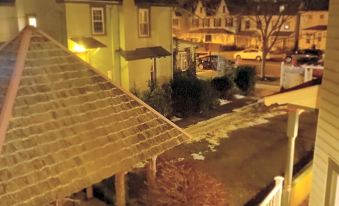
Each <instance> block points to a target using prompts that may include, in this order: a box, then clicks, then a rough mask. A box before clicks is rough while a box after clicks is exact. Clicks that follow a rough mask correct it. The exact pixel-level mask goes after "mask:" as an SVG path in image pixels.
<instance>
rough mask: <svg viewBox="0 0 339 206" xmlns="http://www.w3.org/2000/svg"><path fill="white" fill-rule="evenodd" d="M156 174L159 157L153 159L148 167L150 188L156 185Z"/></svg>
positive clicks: (147, 174)
mask: <svg viewBox="0 0 339 206" xmlns="http://www.w3.org/2000/svg"><path fill="white" fill-rule="evenodd" d="M156 174H157V156H154V157H152V158H151V159H150V160H149V162H148V164H147V165H146V176H147V183H148V185H149V187H154V186H155V185H156V181H155V178H156Z"/></svg>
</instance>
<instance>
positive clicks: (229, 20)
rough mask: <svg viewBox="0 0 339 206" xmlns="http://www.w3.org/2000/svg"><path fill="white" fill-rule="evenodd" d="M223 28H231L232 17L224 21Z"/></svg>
mask: <svg viewBox="0 0 339 206" xmlns="http://www.w3.org/2000/svg"><path fill="white" fill-rule="evenodd" d="M225 26H227V27H233V18H232V17H230V18H226V19H225Z"/></svg>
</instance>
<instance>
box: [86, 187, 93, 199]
mask: <svg viewBox="0 0 339 206" xmlns="http://www.w3.org/2000/svg"><path fill="white" fill-rule="evenodd" d="M92 198H93V187H92V186H90V187H87V188H86V199H87V200H90V199H92Z"/></svg>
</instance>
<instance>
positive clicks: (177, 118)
mask: <svg viewBox="0 0 339 206" xmlns="http://www.w3.org/2000/svg"><path fill="white" fill-rule="evenodd" d="M179 120H182V118H180V117H176V116H174V117H172V118H171V121H172V122H177V121H179Z"/></svg>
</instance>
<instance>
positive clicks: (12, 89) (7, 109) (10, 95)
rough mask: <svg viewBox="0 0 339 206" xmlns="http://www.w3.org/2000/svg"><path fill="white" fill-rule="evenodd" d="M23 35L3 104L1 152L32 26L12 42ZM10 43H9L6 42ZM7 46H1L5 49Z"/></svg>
mask: <svg viewBox="0 0 339 206" xmlns="http://www.w3.org/2000/svg"><path fill="white" fill-rule="evenodd" d="M20 36H21V41H20V43H19V48H18V52H17V55H16V57H17V58H16V61H15V65H14V69H13V73H12V75H11V78H10V82H9V86H8V88H7V92H6V95H5V98H4V102H3V106H2V108H1V111H0V122H1V124H0V152H1V148H2V145H3V144H4V142H5V136H6V131H7V128H8V125H9V119H10V117H11V116H12V109H13V105H14V102H15V97H16V95H17V92H18V87H19V84H20V80H21V77H22V72H23V69H24V66H25V60H26V56H27V52H28V48H29V43H30V41H31V36H32V30H31V27H30V26H27V27H25V28H24V29H23V31H22V32H20V33H19V34H18V35H17V36H15V38H13V39H12V40H11V41H9V43H10V42H12V41H13V40H14V39H16V38H17V37H20ZM6 45H8V43H7V44H6ZM3 48H5V47H1V49H3Z"/></svg>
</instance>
